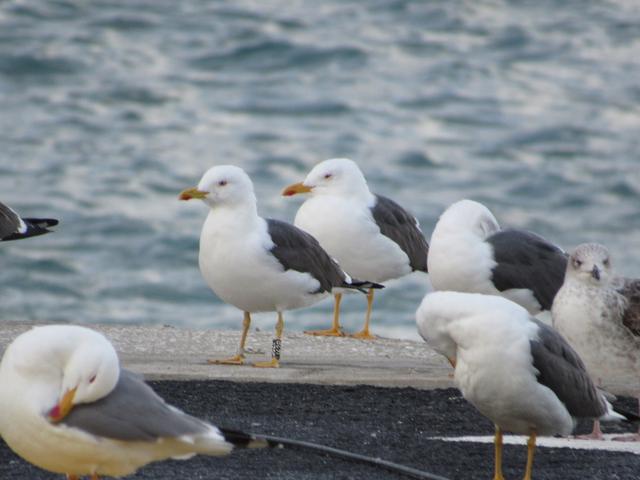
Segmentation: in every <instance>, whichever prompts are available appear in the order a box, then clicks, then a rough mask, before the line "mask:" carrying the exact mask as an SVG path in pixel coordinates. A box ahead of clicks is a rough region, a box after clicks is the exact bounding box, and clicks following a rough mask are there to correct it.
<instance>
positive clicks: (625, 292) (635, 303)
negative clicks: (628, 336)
mask: <svg viewBox="0 0 640 480" xmlns="http://www.w3.org/2000/svg"><path fill="white" fill-rule="evenodd" d="M618 293H619V294H621V295H622V296H623V297H624V298H625V300H626V308H625V309H624V314H623V316H622V324H623V325H624V326H625V327H627V328H628V329H629V330H630V331H631V333H633V335H634V336H636V337H640V279H625V280H624V282H623V283H622V286H621V287H620V288H618Z"/></svg>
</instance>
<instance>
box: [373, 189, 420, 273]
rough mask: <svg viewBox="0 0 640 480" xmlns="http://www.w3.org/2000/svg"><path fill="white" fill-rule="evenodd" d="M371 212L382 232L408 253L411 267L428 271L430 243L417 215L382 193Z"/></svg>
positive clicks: (377, 197) (377, 196)
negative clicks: (422, 230)
mask: <svg viewBox="0 0 640 480" xmlns="http://www.w3.org/2000/svg"><path fill="white" fill-rule="evenodd" d="M371 213H372V214H373V219H374V220H375V222H376V225H378V228H380V232H381V233H382V234H383V235H384V236H385V237H388V238H390V239H391V240H393V241H394V242H395V243H397V244H398V246H399V247H400V248H401V249H402V251H403V252H404V253H406V254H407V256H408V257H409V263H410V265H411V269H412V270H414V271H415V270H419V271H421V272H426V271H427V255H428V253H429V244H428V243H427V240H426V239H425V238H424V235H423V234H422V232H421V231H420V228H419V227H418V222H417V220H416V219H415V217H414V216H413V215H411V214H410V213H409V212H407V211H406V210H405V209H404V208H402V207H401V206H400V205H398V204H397V203H396V202H394V201H393V200H391V199H390V198H387V197H383V196H382V195H376V203H375V205H374V206H373V207H371Z"/></svg>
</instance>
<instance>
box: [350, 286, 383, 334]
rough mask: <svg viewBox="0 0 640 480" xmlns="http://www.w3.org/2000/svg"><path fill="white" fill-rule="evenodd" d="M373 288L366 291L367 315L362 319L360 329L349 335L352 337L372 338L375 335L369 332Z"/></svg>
mask: <svg viewBox="0 0 640 480" xmlns="http://www.w3.org/2000/svg"><path fill="white" fill-rule="evenodd" d="M373 293H374V290H373V288H370V289H369V292H368V293H367V316H366V317H365V319H364V328H363V329H362V330H360V331H359V332H358V333H354V334H353V335H349V336H350V337H353V338H359V339H360V340H374V339H375V338H376V337H375V335H371V332H369V322H370V321H371V309H372V307H373Z"/></svg>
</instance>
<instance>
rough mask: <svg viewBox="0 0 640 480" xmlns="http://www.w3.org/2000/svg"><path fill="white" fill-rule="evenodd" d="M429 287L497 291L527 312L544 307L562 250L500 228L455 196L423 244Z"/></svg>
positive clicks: (558, 278) (560, 272) (556, 282)
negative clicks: (455, 199)
mask: <svg viewBox="0 0 640 480" xmlns="http://www.w3.org/2000/svg"><path fill="white" fill-rule="evenodd" d="M428 265H429V276H430V279H431V284H432V285H433V288H434V289H435V290H450V291H456V292H468V293H484V294H487V295H501V296H503V297H505V298H508V299H509V300H511V301H514V302H516V303H518V304H519V305H522V306H523V307H524V308H526V309H527V310H528V311H529V313H531V314H534V315H535V314H537V313H539V312H540V311H543V310H550V309H551V304H552V303H553V297H554V296H555V294H556V292H557V291H558V289H559V288H560V286H561V285H562V279H563V277H564V271H565V268H566V265H567V259H566V255H565V253H564V252H563V251H562V250H561V249H560V248H559V247H557V246H556V245H553V244H552V243H549V242H548V241H546V240H545V239H544V238H542V237H540V236H538V235H536V234H535V233H531V232H528V231H525V230H516V229H506V230H502V229H501V228H500V225H499V224H498V221H497V220H496V219H495V217H494V216H493V214H492V213H491V212H490V211H489V209H488V208H487V207H485V206H484V205H482V204H481V203H478V202H475V201H473V200H460V201H458V202H456V203H454V204H452V205H451V206H450V207H449V208H447V209H446V210H445V212H444V213H443V214H442V215H441V216H440V219H439V220H438V223H437V224H436V226H435V228H434V230H433V234H432V235H431V241H430V247H429V258H428Z"/></svg>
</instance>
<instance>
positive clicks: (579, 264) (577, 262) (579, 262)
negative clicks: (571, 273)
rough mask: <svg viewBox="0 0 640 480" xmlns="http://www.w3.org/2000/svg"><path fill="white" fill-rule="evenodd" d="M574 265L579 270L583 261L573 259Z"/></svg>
mask: <svg viewBox="0 0 640 480" xmlns="http://www.w3.org/2000/svg"><path fill="white" fill-rule="evenodd" d="M573 265H574V266H575V267H576V268H578V267H580V266H582V260H578V259H577V258H574V259H573Z"/></svg>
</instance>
